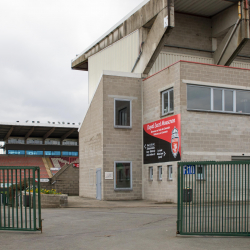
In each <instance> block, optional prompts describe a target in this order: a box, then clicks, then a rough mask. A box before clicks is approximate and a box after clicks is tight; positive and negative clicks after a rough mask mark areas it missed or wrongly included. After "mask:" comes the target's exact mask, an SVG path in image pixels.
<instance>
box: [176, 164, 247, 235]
mask: <svg viewBox="0 0 250 250" xmlns="http://www.w3.org/2000/svg"><path fill="white" fill-rule="evenodd" d="M249 200H250V161H229V162H179V163H178V215H177V217H178V218H177V233H179V234H182V235H221V236H250V218H249V217H250V213H249V210H250V206H249Z"/></svg>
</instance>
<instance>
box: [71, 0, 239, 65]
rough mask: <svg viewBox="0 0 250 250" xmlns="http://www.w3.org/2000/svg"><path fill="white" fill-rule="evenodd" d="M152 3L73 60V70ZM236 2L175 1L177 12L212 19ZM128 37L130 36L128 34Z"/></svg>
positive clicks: (121, 22)
mask: <svg viewBox="0 0 250 250" xmlns="http://www.w3.org/2000/svg"><path fill="white" fill-rule="evenodd" d="M150 1H156V0H145V1H143V2H142V3H141V4H140V5H139V6H138V7H137V8H135V9H134V10H133V11H132V12H130V13H129V14H128V15H127V16H125V17H124V18H123V19H122V20H121V21H120V22H118V23H117V24H116V25H114V26H113V27H112V28H111V29H110V30H108V31H107V32H106V33H105V34H104V35H102V36H101V37H100V38H99V39H97V40H96V41H95V42H94V43H93V44H92V45H90V46H89V47H88V48H87V49H85V50H84V51H83V52H82V53H80V54H79V55H78V56H77V57H76V58H74V59H73V60H72V68H74V69H80V68H81V67H80V68H79V67H78V65H81V64H82V63H83V62H84V61H85V62H87V61H88V59H87V58H88V57H89V56H91V55H93V54H95V53H97V52H99V51H101V50H102V49H104V48H105V47H107V46H109V45H111V44H107V46H104V48H101V49H99V50H98V51H95V52H94V53H92V54H90V55H88V53H89V51H91V50H92V49H93V48H94V47H95V46H96V45H97V44H99V43H101V42H102V41H103V40H104V39H105V38H106V37H108V36H109V34H111V33H112V32H113V31H114V30H115V29H117V27H119V26H121V25H122V24H123V23H124V22H125V21H126V20H128V19H129V18H130V17H131V16H132V15H133V14H135V13H136V12H137V11H139V10H140V9H141V8H142V7H143V6H144V5H146V4H148V3H149V2H150ZM237 2H238V1H236V0H174V6H175V7H174V8H175V11H176V12H182V13H187V14H193V15H199V16H205V17H211V16H214V15H215V14H217V13H219V12H221V11H222V10H224V9H227V8H228V7H230V6H232V5H233V4H235V3H237ZM127 35H128V34H127ZM83 55H86V58H84V59H81V57H82V56H83Z"/></svg>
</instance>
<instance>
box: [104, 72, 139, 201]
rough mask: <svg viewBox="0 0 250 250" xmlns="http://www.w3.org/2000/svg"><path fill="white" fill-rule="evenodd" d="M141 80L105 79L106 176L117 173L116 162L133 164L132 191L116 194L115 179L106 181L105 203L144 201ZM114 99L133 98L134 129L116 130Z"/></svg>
mask: <svg viewBox="0 0 250 250" xmlns="http://www.w3.org/2000/svg"><path fill="white" fill-rule="evenodd" d="M141 84H142V80H141V79H137V78H130V77H118V76H104V79H103V114H104V115H103V174H104V173H105V172H114V161H132V176H133V190H132V191H115V190H114V180H105V179H103V188H104V190H103V197H104V199H105V200H126V199H127V200H133V199H141V198H142V175H141V172H142V171H141V168H142V107H141V103H142V99H141V92H142V89H141ZM114 96H115V97H116V98H120V97H121V99H126V97H128V98H132V129H120V128H114Z"/></svg>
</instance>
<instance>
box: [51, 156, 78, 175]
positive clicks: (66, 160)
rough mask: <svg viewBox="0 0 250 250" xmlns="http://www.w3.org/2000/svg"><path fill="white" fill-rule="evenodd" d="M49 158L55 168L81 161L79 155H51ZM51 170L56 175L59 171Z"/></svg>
mask: <svg viewBox="0 0 250 250" xmlns="http://www.w3.org/2000/svg"><path fill="white" fill-rule="evenodd" d="M49 159H50V160H51V163H52V165H53V168H63V167H64V166H65V165H66V164H70V163H78V162H79V158H78V157H49ZM51 172H52V174H53V175H54V174H55V173H56V172H57V171H56V170H52V171H51Z"/></svg>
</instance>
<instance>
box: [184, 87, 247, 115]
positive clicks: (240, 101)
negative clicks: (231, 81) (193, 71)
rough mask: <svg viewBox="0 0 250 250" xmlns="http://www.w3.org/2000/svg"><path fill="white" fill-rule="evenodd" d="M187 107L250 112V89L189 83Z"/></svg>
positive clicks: (189, 108) (191, 108)
mask: <svg viewBox="0 0 250 250" xmlns="http://www.w3.org/2000/svg"><path fill="white" fill-rule="evenodd" d="M187 109H188V110H204V111H213V112H226V113H242V114H250V91H247V90H236V89H225V88H216V87H208V86H196V85H187Z"/></svg>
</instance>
